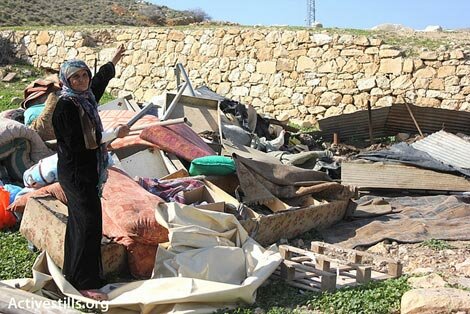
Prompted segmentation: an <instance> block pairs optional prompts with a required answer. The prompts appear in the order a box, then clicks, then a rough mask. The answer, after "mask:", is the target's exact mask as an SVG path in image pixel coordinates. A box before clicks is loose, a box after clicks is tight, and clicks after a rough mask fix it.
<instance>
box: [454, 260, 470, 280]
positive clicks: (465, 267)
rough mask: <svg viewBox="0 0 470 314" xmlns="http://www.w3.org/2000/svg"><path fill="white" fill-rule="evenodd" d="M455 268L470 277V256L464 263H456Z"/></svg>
mask: <svg viewBox="0 0 470 314" xmlns="http://www.w3.org/2000/svg"><path fill="white" fill-rule="evenodd" d="M455 269H456V270H457V271H458V272H460V273H461V274H462V275H464V276H466V277H470V258H467V259H466V260H465V261H464V262H463V263H459V264H456V265H455Z"/></svg>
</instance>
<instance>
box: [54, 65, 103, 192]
mask: <svg viewBox="0 0 470 314" xmlns="http://www.w3.org/2000/svg"><path fill="white" fill-rule="evenodd" d="M80 70H86V72H87V73H88V77H89V78H90V84H89V86H88V89H87V90H86V91H83V92H80V91H76V90H74V89H73V88H72V87H71V86H70V82H69V79H70V77H71V76H72V75H73V74H75V73H76V72H78V71H80ZM59 79H60V82H61V83H62V90H61V92H60V97H61V98H62V97H63V98H67V99H69V100H71V101H72V102H73V103H74V104H75V105H76V106H77V107H80V108H82V109H83V111H84V112H85V113H86V115H87V116H88V118H89V119H90V121H91V122H92V123H93V125H94V127H95V129H96V131H98V133H99V135H98V136H99V138H96V142H97V143H99V142H100V140H101V132H103V124H102V123H101V119H100V116H99V114H98V104H97V102H96V99H95V95H93V92H92V91H91V88H90V86H91V71H90V69H89V68H88V66H87V65H86V64H85V62H83V61H82V60H68V61H65V62H64V63H63V64H62V65H61V67H60V72H59ZM83 125H84V123H82V128H83ZM83 132H84V133H86V132H90V130H83ZM86 136H87V134H84V137H85V138H86ZM92 136H94V137H96V136H97V134H92ZM85 142H86V139H85ZM97 151H98V153H97V154H98V156H97V159H98V167H97V168H98V169H97V171H98V178H99V179H98V191H99V193H100V194H101V191H102V185H103V184H104V182H106V179H107V171H106V168H107V166H108V152H107V149H106V145H105V144H99V149H98V150H97Z"/></svg>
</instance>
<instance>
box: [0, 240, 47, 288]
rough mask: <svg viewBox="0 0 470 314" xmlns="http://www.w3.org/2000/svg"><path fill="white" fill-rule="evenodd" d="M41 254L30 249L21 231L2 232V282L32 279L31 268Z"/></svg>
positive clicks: (0, 251) (0, 244) (0, 262)
mask: <svg viewBox="0 0 470 314" xmlns="http://www.w3.org/2000/svg"><path fill="white" fill-rule="evenodd" d="M38 255H39V253H33V252H31V251H30V250H29V249H28V241H27V240H26V239H25V238H24V237H23V236H22V235H21V233H20V232H19V231H6V232H5V231H2V232H0V265H2V267H0V280H5V279H15V278H32V272H31V268H32V267H33V263H34V261H35V259H36V257H37V256H38Z"/></svg>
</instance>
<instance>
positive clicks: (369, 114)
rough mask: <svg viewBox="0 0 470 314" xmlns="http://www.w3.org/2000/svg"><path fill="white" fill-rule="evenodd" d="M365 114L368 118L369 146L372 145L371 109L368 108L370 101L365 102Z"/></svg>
mask: <svg viewBox="0 0 470 314" xmlns="http://www.w3.org/2000/svg"><path fill="white" fill-rule="evenodd" d="M367 113H368V118H369V139H370V144H371V145H372V144H374V134H373V130H372V108H371V106H370V100H368V101H367Z"/></svg>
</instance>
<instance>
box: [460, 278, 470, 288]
mask: <svg viewBox="0 0 470 314" xmlns="http://www.w3.org/2000/svg"><path fill="white" fill-rule="evenodd" d="M457 283H458V284H459V285H461V286H462V287H465V288H467V289H470V278H465V277H459V279H458V280H457Z"/></svg>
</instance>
